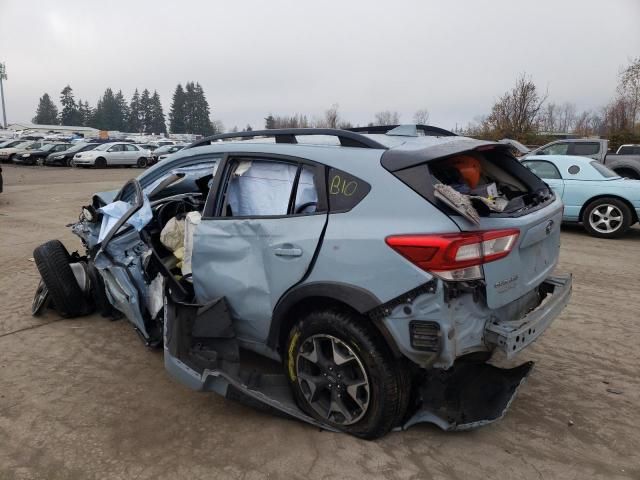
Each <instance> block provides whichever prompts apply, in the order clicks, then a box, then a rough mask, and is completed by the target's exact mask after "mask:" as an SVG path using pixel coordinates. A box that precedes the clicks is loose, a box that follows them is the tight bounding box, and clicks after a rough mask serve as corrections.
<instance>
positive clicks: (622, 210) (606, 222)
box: [582, 197, 631, 238]
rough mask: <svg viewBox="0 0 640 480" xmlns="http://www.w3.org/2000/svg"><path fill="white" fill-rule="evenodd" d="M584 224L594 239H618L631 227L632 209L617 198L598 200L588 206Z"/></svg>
mask: <svg viewBox="0 0 640 480" xmlns="http://www.w3.org/2000/svg"><path fill="white" fill-rule="evenodd" d="M582 223H583V225H584V228H585V229H586V230H587V232H589V233H590V234H591V235H593V236H594V237H600V238H618V237H620V236H622V235H624V234H625V232H626V231H627V230H629V227H630V226H631V209H629V207H628V206H627V204H626V203H624V202H623V201H622V200H619V199H617V198H612V197H604V198H598V199H596V200H594V201H593V202H591V203H590V204H589V205H587V208H586V209H585V211H584V217H583V220H582Z"/></svg>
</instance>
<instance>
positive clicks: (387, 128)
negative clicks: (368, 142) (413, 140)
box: [348, 125, 457, 137]
mask: <svg viewBox="0 0 640 480" xmlns="http://www.w3.org/2000/svg"><path fill="white" fill-rule="evenodd" d="M399 127H411V128H414V127H415V130H416V131H418V132H422V133H423V134H424V135H425V136H429V137H457V135H456V134H455V133H453V132H450V131H449V130H445V129H444V128H439V127H433V126H431V125H372V126H370V127H355V128H349V129H348V130H349V131H350V132H356V133H383V134H384V133H391V131H392V130H395V129H396V128H399ZM396 135H402V133H400V131H398V133H396ZM409 136H416V135H409Z"/></svg>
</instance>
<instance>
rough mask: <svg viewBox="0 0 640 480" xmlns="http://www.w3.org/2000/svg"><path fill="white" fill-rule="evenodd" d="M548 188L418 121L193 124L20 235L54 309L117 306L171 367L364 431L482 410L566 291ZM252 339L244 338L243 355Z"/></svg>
mask: <svg viewBox="0 0 640 480" xmlns="http://www.w3.org/2000/svg"><path fill="white" fill-rule="evenodd" d="M562 208H563V207H562V203H561V201H560V199H559V198H557V197H556V195H555V194H554V193H553V191H552V190H551V189H550V188H549V187H548V186H547V185H546V184H545V183H544V182H543V181H542V180H540V179H539V178H538V177H537V176H536V175H535V174H533V173H532V172H531V171H529V170H528V169H527V168H526V167H524V166H523V165H521V164H520V163H519V162H518V161H517V160H516V159H515V158H514V157H513V156H512V155H511V154H510V153H509V150H508V148H506V147H505V146H504V145H501V144H499V143H493V142H488V141H480V140H474V139H471V138H465V137H460V136H456V135H454V134H453V133H451V132H448V131H446V130H442V129H439V128H435V127H429V126H420V125H418V126H415V125H403V126H393V127H370V128H360V129H353V130H350V131H346V130H334V129H285V130H265V131H259V132H256V131H254V132H243V133H233V134H223V135H218V136H214V137H210V138H205V139H203V140H201V141H198V142H196V143H194V144H192V145H190V146H189V147H187V148H185V149H184V150H182V151H180V152H176V153H175V154H174V155H173V156H172V159H171V160H170V161H168V162H163V163H160V164H158V165H156V166H154V167H153V168H150V169H149V170H147V171H146V172H144V173H143V174H142V175H140V176H139V177H138V178H137V179H135V180H131V181H129V182H128V183H127V184H125V185H124V187H123V188H122V190H120V191H119V192H105V193H100V194H96V195H95V196H94V198H93V200H92V202H91V204H90V205H87V206H85V207H83V209H82V213H81V216H80V220H79V221H78V222H77V223H76V224H74V225H73V226H72V229H73V232H74V233H75V234H76V235H78V236H79V237H80V238H81V239H82V242H83V245H84V250H85V252H84V254H82V255H81V254H78V253H74V254H69V253H68V252H67V250H66V249H65V248H64V246H63V245H62V244H61V243H60V242H58V241H51V242H48V243H46V244H44V245H42V246H40V247H38V248H37V249H36V250H35V252H34V258H35V260H36V264H37V266H38V269H39V271H40V273H41V276H42V281H41V284H40V286H39V289H38V292H37V294H36V298H35V299H34V313H36V314H37V312H38V311H39V309H40V308H42V306H43V304H45V303H46V301H47V299H49V300H50V302H51V304H52V305H53V306H55V308H56V309H57V310H58V311H59V312H60V313H61V314H62V315H65V316H77V315H82V314H87V313H90V312H92V311H94V310H98V311H100V312H101V313H103V314H104V315H105V316H117V315H124V316H126V318H127V319H128V320H129V321H130V322H131V323H132V324H133V326H134V328H135V330H136V331H137V332H138V333H139V334H140V336H141V337H142V338H143V340H144V341H145V342H146V343H147V344H148V345H152V346H163V348H164V361H165V366H166V368H167V370H168V371H169V372H170V374H171V375H173V376H174V377H175V378H177V379H178V380H179V381H181V382H183V383H184V384H186V385H188V386H190V387H192V388H194V389H196V390H204V391H215V392H217V393H219V394H221V395H225V396H227V397H230V398H235V399H239V400H242V401H245V402H248V403H250V404H253V405H260V406H262V407H266V408H268V409H272V410H274V411H279V412H281V413H285V414H286V415H289V416H291V417H295V418H298V419H301V420H303V421H306V422H309V423H311V424H314V425H317V426H321V427H323V428H326V429H329V430H340V431H344V432H348V433H350V434H353V435H356V436H359V437H362V438H376V437H379V436H381V435H384V434H385V433H386V432H388V431H389V430H391V429H393V428H408V427H409V426H410V425H412V424H415V423H418V422H432V423H435V424H437V425H439V426H440V427H441V428H443V429H446V430H453V429H468V428H473V427H476V426H480V425H484V424H486V423H489V422H491V421H494V420H497V419H499V418H501V417H502V416H503V415H504V413H505V411H506V409H507V407H508V405H509V404H510V402H511V400H512V398H513V397H514V395H515V394H516V391H517V389H518V387H519V386H520V385H521V384H522V383H523V382H524V380H525V379H526V377H527V375H528V374H529V372H530V371H531V368H532V365H533V364H532V362H525V363H523V364H521V365H520V366H518V367H515V368H510V369H502V368H498V367H496V366H493V365H491V364H489V363H487V360H489V358H490V357H491V356H492V354H493V353H494V352H502V353H503V354H504V355H506V357H508V358H510V357H512V356H514V355H515V354H517V353H518V352H519V351H521V350H522V349H524V348H525V347H527V346H528V345H530V344H531V343H532V342H533V341H534V340H535V339H536V338H538V337H539V336H540V335H541V334H542V333H543V332H544V331H545V329H546V328H547V327H548V326H549V325H550V324H551V322H552V321H553V319H554V318H556V317H557V316H558V315H559V314H560V313H561V311H562V310H563V308H564V307H565V306H566V304H567V302H568V301H569V298H570V295H571V277H570V276H563V277H554V276H551V273H552V271H553V269H554V267H555V266H556V264H557V261H558V253H559V244H560V223H561V220H562ZM256 354H257V355H256Z"/></svg>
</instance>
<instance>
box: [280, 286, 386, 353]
mask: <svg viewBox="0 0 640 480" xmlns="http://www.w3.org/2000/svg"><path fill="white" fill-rule="evenodd" d="M311 297H326V298H331V299H333V300H338V301H340V302H342V303H344V304H346V305H349V306H350V307H351V308H353V309H354V310H356V311H357V312H358V313H363V314H364V313H366V312H369V311H371V310H373V309H374V308H376V307H377V306H378V305H380V303H381V302H380V300H379V299H378V297H376V296H375V295H374V294H373V293H371V292H369V291H368V290H365V289H363V288H359V287H356V286H353V285H349V284H347V283H340V282H311V283H306V284H304V285H300V286H297V287H293V288H292V289H290V290H289V291H287V292H286V293H285V294H284V295H283V296H282V297H281V298H280V300H279V301H278V304H277V305H276V308H275V309H274V311H273V317H272V319H271V327H270V329H269V336H268V338H267V345H268V346H269V347H271V348H273V349H276V348H277V347H278V340H279V338H280V328H281V325H282V323H283V321H284V320H285V318H286V315H287V313H288V312H289V310H290V309H291V308H292V307H293V306H294V305H296V304H297V303H298V302H300V301H302V300H304V299H305V298H311Z"/></svg>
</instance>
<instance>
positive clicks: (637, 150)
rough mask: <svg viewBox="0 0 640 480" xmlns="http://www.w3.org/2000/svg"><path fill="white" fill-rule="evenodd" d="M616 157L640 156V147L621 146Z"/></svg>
mask: <svg viewBox="0 0 640 480" xmlns="http://www.w3.org/2000/svg"><path fill="white" fill-rule="evenodd" d="M616 155H640V145H638V144H626V145H620V146H619V147H618V150H617V151H616Z"/></svg>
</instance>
